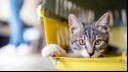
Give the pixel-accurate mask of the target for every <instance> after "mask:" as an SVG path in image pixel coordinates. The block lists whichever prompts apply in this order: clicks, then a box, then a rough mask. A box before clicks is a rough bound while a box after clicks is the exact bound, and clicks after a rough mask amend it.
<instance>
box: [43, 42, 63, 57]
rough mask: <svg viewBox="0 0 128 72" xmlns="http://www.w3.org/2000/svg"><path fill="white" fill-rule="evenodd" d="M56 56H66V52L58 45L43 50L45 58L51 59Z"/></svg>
mask: <svg viewBox="0 0 128 72" xmlns="http://www.w3.org/2000/svg"><path fill="white" fill-rule="evenodd" d="M56 54H57V55H59V56H64V55H66V51H65V50H64V49H62V48H61V47H60V46H58V45H56V44H50V45H47V46H45V47H44V48H43V49H42V56H43V57H50V56H54V55H56Z"/></svg>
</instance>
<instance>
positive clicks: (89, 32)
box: [84, 27, 95, 41]
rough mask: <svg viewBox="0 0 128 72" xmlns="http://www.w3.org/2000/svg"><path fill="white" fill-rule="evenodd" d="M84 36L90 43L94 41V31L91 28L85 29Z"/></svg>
mask: <svg viewBox="0 0 128 72" xmlns="http://www.w3.org/2000/svg"><path fill="white" fill-rule="evenodd" d="M84 34H85V36H86V37H87V38H88V39H89V40H90V41H93V40H94V39H95V29H94V28H93V27H85V33H84Z"/></svg>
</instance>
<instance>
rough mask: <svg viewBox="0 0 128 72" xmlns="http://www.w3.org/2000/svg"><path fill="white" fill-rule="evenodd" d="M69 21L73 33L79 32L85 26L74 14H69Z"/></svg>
mask: <svg viewBox="0 0 128 72" xmlns="http://www.w3.org/2000/svg"><path fill="white" fill-rule="evenodd" d="M68 23H69V30H70V33H72V34H78V33H79V32H80V31H81V29H82V27H83V24H82V23H81V22H80V21H79V20H78V18H77V17H76V16H75V15H74V14H70V15H69V17H68Z"/></svg>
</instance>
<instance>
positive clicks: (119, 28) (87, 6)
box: [38, 0, 127, 71]
mask: <svg viewBox="0 0 128 72" xmlns="http://www.w3.org/2000/svg"><path fill="white" fill-rule="evenodd" d="M126 8H127V0H43V3H42V4H41V5H40V9H39V10H38V12H39V15H40V18H41V21H42V23H43V24H44V33H45V38H46V44H58V45H60V46H61V47H62V48H68V46H69V29H68V22H67V18H68V15H69V14H70V13H73V14H75V15H76V16H77V17H78V18H79V19H80V20H81V21H82V22H87V23H90V22H92V21H95V20H97V19H98V18H99V17H100V16H102V14H104V13H105V12H107V11H108V10H109V11H111V13H112V16H113V18H112V19H111V23H112V24H111V25H112V28H111V31H110V42H109V43H110V45H112V46H115V47H118V48H125V49H127V17H126V13H127V12H126V11H127V9H126ZM86 17H87V18H86ZM84 19H86V20H84ZM50 59H51V61H52V63H53V64H54V66H55V68H56V69H57V70H61V71H126V70H127V56H126V54H125V53H122V55H120V56H110V57H103V58H102V57H101V58H70V57H50Z"/></svg>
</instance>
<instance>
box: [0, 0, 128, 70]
mask: <svg viewBox="0 0 128 72" xmlns="http://www.w3.org/2000/svg"><path fill="white" fill-rule="evenodd" d="M42 3H43V4H44V5H43V6H44V7H41V8H44V9H45V15H46V17H49V18H52V19H55V20H59V21H67V17H68V15H69V14H70V13H73V14H75V15H76V16H77V17H78V18H79V19H80V20H81V21H82V22H83V23H91V22H93V21H96V20H98V19H99V18H100V16H102V15H103V14H104V13H106V12H107V11H110V12H111V16H112V18H111V32H110V44H111V45H112V46H115V47H118V48H124V49H127V0H0V70H55V69H54V67H53V66H52V63H51V62H50V60H49V59H42V57H41V49H42V48H43V47H44V46H45V45H46V42H45V36H44V28H43V27H44V26H43V22H42V23H41V22H40V20H39V18H40V17H39V15H38V13H37V8H38V6H39V5H40V4H42Z"/></svg>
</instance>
